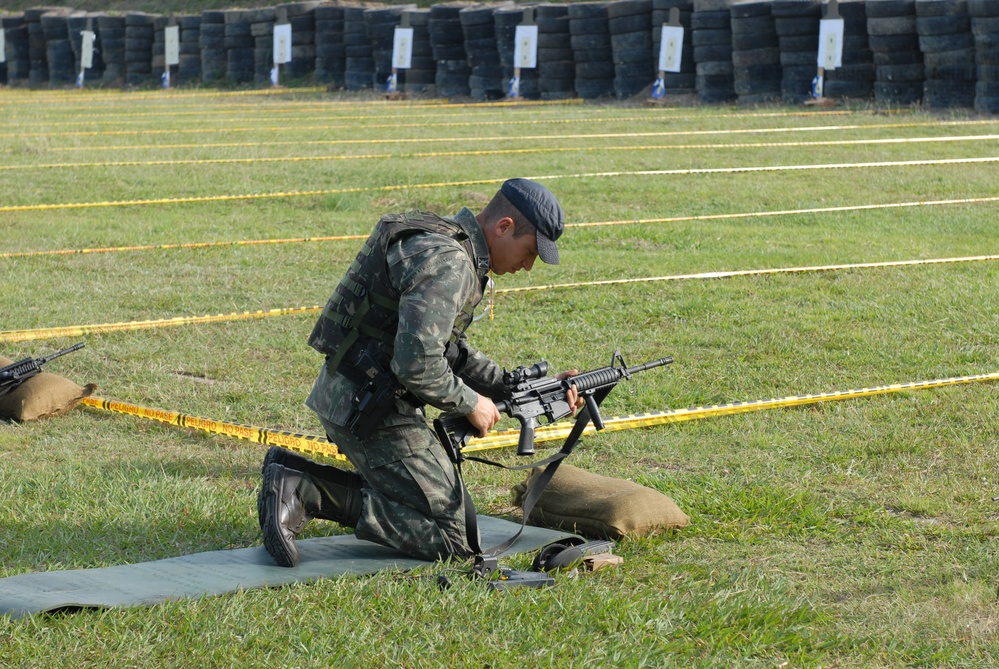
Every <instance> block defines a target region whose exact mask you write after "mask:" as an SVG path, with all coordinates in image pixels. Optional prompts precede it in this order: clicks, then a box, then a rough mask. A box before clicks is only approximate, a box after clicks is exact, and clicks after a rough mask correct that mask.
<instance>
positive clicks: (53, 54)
mask: <svg viewBox="0 0 999 669" xmlns="http://www.w3.org/2000/svg"><path fill="white" fill-rule="evenodd" d="M67 18H68V17H67V16H66V13H65V12H61V11H60V12H49V13H47V14H43V15H42V16H41V19H40V21H41V26H42V34H43V35H44V36H45V60H46V61H48V66H49V85H50V86H53V87H59V86H65V85H67V84H72V83H73V82H74V81H76V74H77V71H78V70H77V68H76V66H77V63H76V62H75V59H74V58H73V45H72V44H71V43H70V41H69V28H68V26H67V24H66V19H67Z"/></svg>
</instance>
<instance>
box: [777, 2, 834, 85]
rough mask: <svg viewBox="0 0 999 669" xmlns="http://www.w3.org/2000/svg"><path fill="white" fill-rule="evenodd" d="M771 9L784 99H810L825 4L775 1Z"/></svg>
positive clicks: (815, 71) (816, 70) (816, 71)
mask: <svg viewBox="0 0 999 669" xmlns="http://www.w3.org/2000/svg"><path fill="white" fill-rule="evenodd" d="M770 11H771V12H772V13H773V15H774V27H775V28H776V29H777V41H778V43H779V44H780V66H781V99H782V100H783V101H784V103H785V104H800V103H801V102H804V101H805V100H808V99H809V98H811V95H812V81H813V80H814V79H815V75H816V74H818V59H819V22H820V21H821V20H822V6H821V5H820V4H819V2H818V0H773V4H772V5H771V7H770Z"/></svg>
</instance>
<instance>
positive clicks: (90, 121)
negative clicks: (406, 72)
mask: <svg viewBox="0 0 999 669" xmlns="http://www.w3.org/2000/svg"><path fill="white" fill-rule="evenodd" d="M426 106H429V107H431V108H436V111H435V112H433V113H435V114H438V115H441V116H458V113H451V112H452V111H454V112H459V110H462V112H459V113H463V109H462V106H461V105H448V106H446V107H443V106H439V105H426ZM57 109H58V114H59V117H60V118H61V117H64V116H65V115H66V113H67V112H68V111H69V109H67V108H65V107H62V106H60V107H58V108H57ZM347 109H348V110H349V111H351V112H353V111H354V108H349V107H348V108H347ZM313 110H318V111H322V112H324V114H323V115H322V116H292V115H294V114H301V113H303V112H309V111H313ZM488 110H489V109H488V108H487V109H486V110H485V111H488ZM32 111H33V112H34V113H31V114H20V113H14V114H11V116H10V117H9V118H10V119H12V120H8V121H5V122H4V121H0V128H7V127H15V128H18V127H23V126H24V125H25V124H26V123H30V124H37V123H44V124H45V125H46V127H52V128H57V127H73V128H78V127H80V126H81V125H116V126H120V125H123V124H135V125H137V124H148V123H149V121H148V119H150V118H164V117H165V118H168V119H176V118H178V117H184V116H195V117H197V118H198V120H204V119H206V118H210V117H215V118H216V119H217V118H218V117H228V118H223V119H219V120H225V121H227V122H229V123H232V122H234V121H240V122H254V121H256V120H258V119H259V117H261V116H264V117H267V118H268V119H273V118H274V117H275V116H278V115H288V116H286V117H285V120H288V121H292V122H301V121H366V122H370V121H371V120H372V112H371V110H366V112H365V113H364V114H355V115H340V114H331V113H330V112H331V111H334V112H335V109H332V110H331V109H330V107H329V106H328V105H327V104H325V103H313V104H301V105H295V106H294V107H274V106H262V105H260V104H259V103H253V104H252V106H248V107H246V108H242V109H240V108H235V109H234V108H233V106H232V105H227V108H226V109H221V110H220V109H204V108H200V109H194V110H180V109H170V110H164V111H155V112H112V111H108V112H102V113H101V114H100V117H99V118H92V117H91V118H79V119H74V120H72V121H49V120H48V118H49V117H48V116H47V115H46V114H44V113H38V112H37V110H32ZM77 111H81V112H87V113H92V112H93V109H92V108H89V107H88V108H79V109H77ZM392 111H395V108H393V110H392ZM475 111H479V108H478V107H476V108H475ZM553 111H559V113H561V110H553ZM585 111H588V112H590V113H591V114H592V115H596V114H597V113H602V112H603V111H605V110H597V109H590V110H585ZM441 112H445V114H441ZM534 113H537V111H535V112H534ZM806 114H807V115H808V116H812V115H814V114H813V113H808V112H800V113H797V112H747V113H742V114H739V119H746V118H773V117H787V116H804V115H806ZM855 114H856V112H853V111H849V110H843V111H827V112H820V113H819V115H822V116H824V115H837V116H848V115H855ZM237 115H240V116H242V118H233V117H235V116H237ZM479 115H480V114H476V116H479ZM412 117H413V112H412V108H411V107H407V108H404V111H402V112H401V113H398V114H396V113H379V114H378V117H377V118H378V119H380V120H385V119H392V118H401V119H411V118H412ZM641 118H644V119H647V120H659V119H668V120H669V121H679V120H687V119H698V120H700V119H709V118H728V119H730V118H732V114H730V113H718V114H654V113H650V114H649V115H648V116H645V117H641ZM131 119H135V120H131ZM213 120H215V119H213Z"/></svg>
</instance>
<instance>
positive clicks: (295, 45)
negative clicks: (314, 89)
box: [271, 2, 319, 80]
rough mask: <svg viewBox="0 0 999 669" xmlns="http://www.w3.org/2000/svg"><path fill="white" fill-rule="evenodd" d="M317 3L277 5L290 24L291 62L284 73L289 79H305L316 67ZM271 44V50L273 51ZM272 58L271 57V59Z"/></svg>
mask: <svg viewBox="0 0 999 669" xmlns="http://www.w3.org/2000/svg"><path fill="white" fill-rule="evenodd" d="M318 5H319V3H318V2H291V3H288V4H285V5H278V6H277V9H278V10H281V9H283V10H284V11H285V14H286V15H287V16H288V23H290V24H291V62H290V63H288V64H287V65H286V66H285V67H286V71H287V74H288V77H290V78H291V79H298V80H301V79H305V78H307V77H309V76H311V75H312V69H313V68H314V67H315V66H316V14H315V11H316V7H317V6H318ZM273 47H274V45H273V42H272V44H271V49H272V50H273ZM272 58H273V57H272Z"/></svg>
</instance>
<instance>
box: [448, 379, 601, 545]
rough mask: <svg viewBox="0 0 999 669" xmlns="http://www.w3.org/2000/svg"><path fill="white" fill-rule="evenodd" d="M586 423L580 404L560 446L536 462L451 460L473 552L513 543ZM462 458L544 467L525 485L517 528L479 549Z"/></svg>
mask: <svg viewBox="0 0 999 669" xmlns="http://www.w3.org/2000/svg"><path fill="white" fill-rule="evenodd" d="M610 391H611V388H601V389H600V390H597V391H596V392H594V393H593V399H594V400H595V401H596V405H597V406H600V403H601V402H603V401H604V398H605V397H607V395H608V394H609V393H610ZM589 424H590V411H589V409H588V408H586V407H584V408H583V409H582V410H581V411H580V414H579V418H577V419H576V423H575V424H574V425H573V427H572V431H571V432H569V436H568V437H566V439H565V442H564V443H563V444H562V448H561V449H559V451H558V452H557V453H555V454H553V455H550V456H549V457H547V458H545V459H544V460H539V461H538V462H532V463H530V464H527V465H515V466H509V465H504V464H501V463H499V462H494V461H492V460H487V459H486V458H479V457H475V456H462V455H461V454H460V453H459V455H458V458H457V462H455V470H456V471H457V473H458V484H459V485H460V486H461V492H462V496H463V497H464V500H465V533H466V535H467V537H468V544H469V546H470V547H471V548H472V550H473V551H475V554H476V555H478V556H483V557H496V556H497V555H499V554H500V553H502V552H504V551H506V550H507V549H509V548H511V547H512V546H513V545H514V544H516V543H517V540H518V539H519V538H520V535H521V534H523V532H524V528H525V527H527V521H528V520H529V519H530V517H531V512H532V511H533V510H534V505H535V504H537V502H538V500H539V499H541V494H542V493H543V492H544V491H545V488H547V487H548V484H549V483H550V482H551V480H552V478H554V477H555V472H556V471H557V470H558V468H559V465H560V464H562V461H563V460H565V459H566V458H567V457H568V456H569V454H570V453H572V450H573V449H574V448H575V447H576V445H577V444H578V443H579V439H580V437H582V436H583V431H584V430H585V429H586V426H587V425H589ZM463 460H473V461H475V462H481V463H483V464H487V465H490V466H493V467H500V468H502V469H509V470H511V471H519V470H524V469H532V468H534V467H544V469H543V470H542V472H541V473H540V474H538V475H537V476H536V477H535V478H534V481H533V482H532V483H531V486H530V487H529V488H528V490H527V493H526V494H525V495H524V503H523V510H524V520H523V521H522V522H521V524H520V529H519V530H518V531H517V533H516V534H514V535H513V536H512V537H510V538H509V539H507V540H506V541H504V542H502V543H500V544H497V545H495V546H490V547H489V548H487V549H486V550H483V549H482V547H481V546H480V545H479V525H478V520H477V516H476V514H475V503H474V502H473V501H472V496H471V495H470V494H469V492H468V487H467V486H466V485H465V481H464V478H463V477H462V473H461V462H462V461H463Z"/></svg>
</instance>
